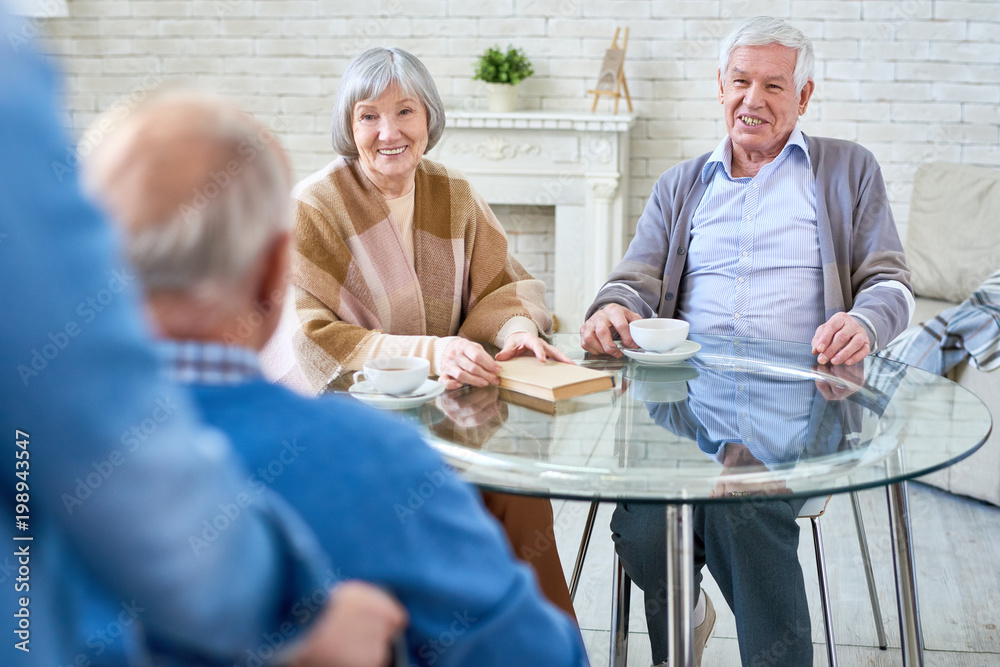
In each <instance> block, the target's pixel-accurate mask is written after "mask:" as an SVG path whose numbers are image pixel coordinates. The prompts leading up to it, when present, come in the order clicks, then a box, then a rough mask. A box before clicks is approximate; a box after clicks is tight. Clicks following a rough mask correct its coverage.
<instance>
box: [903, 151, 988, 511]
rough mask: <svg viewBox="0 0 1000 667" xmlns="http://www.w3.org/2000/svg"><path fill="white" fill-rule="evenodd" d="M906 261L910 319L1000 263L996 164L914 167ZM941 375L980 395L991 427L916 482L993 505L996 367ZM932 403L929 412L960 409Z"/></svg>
mask: <svg viewBox="0 0 1000 667" xmlns="http://www.w3.org/2000/svg"><path fill="white" fill-rule="evenodd" d="M906 260H907V263H908V264H909V267H910V270H911V272H912V281H913V291H914V293H915V295H916V297H917V298H916V302H917V303H916V311H915V313H914V316H913V320H912V321H911V324H917V323H920V322H924V321H926V320H928V319H930V318H932V317H934V316H935V315H936V314H937V313H939V312H941V311H942V310H945V309H947V308H950V307H952V306H954V305H956V304H957V303H958V302H960V301H962V300H963V299H965V298H966V297H968V296H969V295H970V294H971V293H972V292H973V290H975V288H976V287H978V286H979V284H980V283H981V282H982V281H983V279H985V278H986V277H987V276H988V275H990V274H991V273H993V272H994V271H996V270H997V269H998V268H1000V170H998V169H988V168H983V167H972V166H968V165H961V164H950V163H944V162H932V163H928V164H925V165H923V166H921V167H920V169H918V171H917V173H916V176H915V177H914V181H913V194H912V196H911V199H910V214H909V221H908V228H907V234H906ZM948 377H949V378H951V379H952V380H954V381H955V382H957V383H959V384H960V385H962V386H963V387H965V388H967V389H969V390H970V391H971V392H973V393H974V394H976V395H977V396H978V397H979V398H980V399H982V401H983V402H984V403H985V404H986V407H987V408H988V409H989V411H990V414H991V415H993V419H994V427H993V433H992V434H991V435H990V437H989V438H988V439H987V441H986V442H985V443H984V444H983V446H982V447H981V448H980V450H979V451H978V452H976V453H975V454H973V455H972V456H970V457H969V458H967V459H966V460H964V461H962V462H960V463H958V464H956V465H954V466H952V467H950V468H946V469H945V470H942V471H940V472H937V473H934V474H931V475H927V476H926V477H922V478H920V480H919V481H921V482H926V483H927V484H931V485H933V486H937V487H940V488H942V489H945V490H946V491H951V492H952V493H957V494H961V495H965V496H971V497H973V498H978V499H980V500H984V501H987V502H990V503H993V504H994V505H1000V424H997V423H996V421H997V420H998V419H1000V372H990V373H984V372H981V371H979V370H977V369H976V368H975V367H973V366H971V365H970V364H968V363H962V364H960V365H959V366H957V367H955V368H954V369H952V371H951V372H950V373H949V374H948ZM929 398H933V397H929ZM932 403H933V402H932V401H929V405H928V409H929V410H932V411H933V410H935V409H949V410H953V411H961V410H962V409H963V406H962V405H961V404H959V405H949V406H948V407H947V408H945V407H943V406H942V405H937V406H935V405H933V404H932ZM952 416H953V417H956V418H957V419H954V420H950V421H953V422H954V428H961V414H955V415H952ZM938 423H940V422H938Z"/></svg>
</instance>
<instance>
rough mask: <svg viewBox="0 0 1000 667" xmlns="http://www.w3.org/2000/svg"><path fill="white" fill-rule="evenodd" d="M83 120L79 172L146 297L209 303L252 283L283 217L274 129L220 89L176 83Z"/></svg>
mask: <svg viewBox="0 0 1000 667" xmlns="http://www.w3.org/2000/svg"><path fill="white" fill-rule="evenodd" d="M120 115H121V114H117V116H120ZM93 127H94V128H95V130H94V131H91V132H88V136H91V137H93V136H94V135H95V134H96V135H97V136H98V137H99V140H98V141H97V142H96V146H95V148H94V150H93V152H92V153H91V155H90V156H89V158H88V160H87V165H86V166H87V169H86V177H85V180H86V182H87V184H88V186H89V187H90V189H91V190H92V191H93V193H94V195H95V197H96V198H97V199H98V200H99V201H101V202H102V203H103V204H104V205H105V207H106V208H107V210H108V211H109V213H110V214H111V215H112V217H113V218H114V219H115V220H116V221H117V222H118V224H120V225H121V226H122V227H123V228H124V231H125V244H126V248H127V251H128V255H129V257H130V259H131V261H132V263H133V265H134V266H135V268H136V270H137V271H138V273H139V275H140V278H141V280H142V282H143V284H144V286H145V288H146V291H147V294H148V296H149V297H150V300H151V301H153V302H155V300H156V299H157V298H162V297H164V295H170V297H171V298H172V300H173V301H174V303H175V304H181V305H185V304H186V305H189V306H190V307H191V308H193V309H194V308H197V309H201V310H214V311H215V312H219V310H218V309H220V308H223V309H224V307H225V306H226V305H227V302H231V300H232V299H233V297H234V296H236V295H237V294H240V293H241V291H242V292H247V291H248V290H253V289H254V288H255V285H253V284H251V283H252V281H254V280H257V279H259V278H260V276H259V275H258V274H259V273H260V270H259V269H258V266H259V264H260V263H261V261H262V260H263V259H264V256H265V255H266V254H267V253H269V252H272V251H273V246H274V244H275V243H276V242H277V241H278V240H279V239H283V238H284V237H285V236H286V235H287V231H288V229H289V227H290V226H291V200H290V190H291V182H290V174H289V167H288V162H287V159H286V157H285V155H284V153H283V152H282V150H281V148H280V147H279V145H278V144H277V141H276V140H275V138H274V136H273V135H272V134H271V133H270V132H269V131H268V130H267V129H266V128H265V127H264V126H262V125H261V124H259V123H258V122H256V121H255V120H253V119H252V118H251V117H250V116H249V115H248V114H246V113H244V112H242V111H240V110H239V109H238V108H237V107H236V106H235V105H234V104H233V103H232V102H230V101H228V100H226V99H225V98H222V97H219V96H217V95H213V94H210V93H205V92H200V91H192V90H184V89H166V90H161V91H158V92H156V93H154V94H153V95H151V97H150V98H149V99H148V100H146V101H145V102H144V103H142V104H141V105H140V106H138V107H137V108H135V109H133V110H132V111H131V112H129V113H128V115H127V116H126V117H124V118H123V119H119V118H117V117H115V116H111V115H110V114H109V115H106V116H105V117H102V118H99V119H98V121H96V122H95V123H94V126H93ZM174 310H176V309H174ZM161 319H162V318H161ZM160 324H161V325H164V323H163V322H160ZM166 328H168V329H169V326H167V327H166Z"/></svg>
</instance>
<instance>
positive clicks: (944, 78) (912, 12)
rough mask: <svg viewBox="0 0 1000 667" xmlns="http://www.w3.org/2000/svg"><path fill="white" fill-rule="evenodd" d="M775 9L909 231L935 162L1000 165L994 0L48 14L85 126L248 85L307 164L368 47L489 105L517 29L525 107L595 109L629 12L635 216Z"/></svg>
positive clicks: (530, 239) (110, 5) (85, 1)
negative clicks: (726, 49)
mask: <svg viewBox="0 0 1000 667" xmlns="http://www.w3.org/2000/svg"><path fill="white" fill-rule="evenodd" d="M761 13H771V14H773V15H776V16H781V17H783V18H787V19H789V20H791V21H792V23H793V24H795V25H796V26H798V27H799V28H800V29H802V30H803V31H804V32H805V33H806V34H807V35H808V36H809V37H810V38H812V39H813V40H814V43H815V46H816V50H817V69H816V83H817V88H816V94H815V96H814V98H813V101H812V103H811V105H810V108H809V111H808V113H807V114H806V115H805V117H804V118H803V120H802V126H803V128H804V129H805V131H806V132H808V133H812V134H816V135H828V136H837V137H841V138H846V139H850V140H854V141H859V142H861V143H862V144H864V145H866V146H868V147H869V148H870V149H871V150H872V151H873V152H874V153H875V154H876V156H877V157H878V159H879V160H880V161H881V163H882V165H883V168H884V173H885V176H886V178H887V181H888V185H889V191H890V193H891V197H892V204H893V210H894V211H895V212H896V216H897V219H898V221H899V223H900V228H901V232H902V233H903V234H905V220H906V212H907V206H908V199H909V194H910V189H911V182H912V176H913V173H914V171H915V170H916V168H917V167H918V166H919V165H920V164H921V163H922V162H924V161H927V160H938V159H940V160H950V161H956V162H964V163H969V164H983V165H989V166H998V167H1000V148H998V141H1000V114H998V112H997V108H998V105H1000V2H995V1H994V0H979V1H975V0H955V1H944V0H755V1H754V2H749V0H736V1H728V0H727V1H713V0H690V1H672V0H654V1H648V2H647V1H645V0H405V1H404V0H368V1H366V2H347V1H345V0H70V1H69V17H68V18H52V19H49V20H47V21H45V22H44V26H45V29H46V31H47V32H48V33H49V34H50V35H51V46H52V49H53V50H54V51H55V52H57V53H59V54H62V55H64V56H65V58H64V60H63V63H64V67H65V69H66V70H67V72H68V75H69V76H68V91H67V100H68V104H69V106H70V111H71V114H70V115H71V119H72V124H73V127H74V129H75V130H76V131H77V132H79V131H81V130H82V129H83V128H84V127H86V125H87V124H88V123H89V122H90V121H91V120H92V119H93V117H94V115H95V114H96V113H97V112H98V111H99V110H100V109H103V108H106V107H107V106H109V105H110V104H112V103H113V102H114V100H115V99H116V97H117V96H119V95H122V94H135V93H136V92H139V93H141V92H142V90H144V87H145V86H147V85H148V84H149V83H150V82H152V81H159V80H165V79H169V78H172V77H182V78H186V79H189V80H192V81H196V82H200V83H202V84H203V85H205V86H208V87H210V88H212V89H214V90H218V91H220V92H224V93H227V94H230V95H233V96H234V97H236V98H237V100H238V101H239V102H240V103H241V104H242V105H244V106H245V107H246V108H247V109H249V110H251V111H253V112H254V113H256V114H258V115H259V116H260V117H261V119H262V120H263V121H264V122H266V123H268V124H270V125H271V126H272V127H273V128H275V129H276V130H278V132H279V134H281V135H282V137H283V139H284V141H285V145H286V146H287V147H288V148H289V150H290V153H291V155H292V158H293V160H294V164H295V168H296V172H297V174H298V176H304V175H306V174H308V173H310V172H311V171H313V170H315V169H317V168H319V167H320V166H322V165H323V164H325V163H326V162H327V161H329V160H330V158H331V153H330V150H329V143H328V139H327V134H328V133H327V128H328V124H329V112H330V108H331V105H332V100H333V95H334V92H335V91H336V86H337V82H338V80H339V77H340V75H341V73H342V72H343V71H344V68H345V67H346V65H347V63H348V62H349V61H350V59H351V57H353V56H354V55H356V54H357V53H359V52H360V51H362V50H363V49H365V48H367V47H370V46H375V45H396V46H400V47H402V48H405V49H408V50H410V51H413V52H414V53H415V54H416V55H418V56H419V57H420V58H422V59H423V60H424V62H425V63H426V64H427V65H428V67H429V69H430V70H431V72H432V74H434V77H435V79H436V81H437V83H438V86H439V88H440V90H441V94H442V96H443V97H444V99H445V103H446V105H447V106H449V107H456V108H477V107H483V106H485V101H484V99H483V98H484V93H483V91H482V87H481V86H480V85H478V84H477V83H474V82H472V81H471V80H470V79H469V77H470V75H471V73H472V68H473V61H474V58H475V56H476V55H477V54H478V53H479V52H481V51H482V50H483V49H485V48H486V47H488V46H492V45H494V44H500V45H501V46H506V44H508V43H512V44H514V45H516V46H520V47H522V48H524V50H525V51H526V52H527V54H528V55H529V56H530V57H531V59H532V61H533V64H534V67H535V72H536V76H534V77H532V78H531V79H528V80H527V81H526V82H525V84H524V85H523V87H522V102H521V104H522V108H528V109H570V110H577V111H580V110H587V109H589V107H590V99H589V98H588V97H587V96H586V94H585V91H586V89H587V88H588V87H589V86H591V85H593V83H594V79H595V77H596V73H597V69H598V67H599V65H600V61H601V58H602V57H603V53H604V49H605V48H606V47H607V46H608V43H609V41H610V38H611V33H612V32H613V29H614V27H615V26H629V27H630V28H631V37H630V41H629V48H628V58H627V61H626V73H627V75H628V79H629V88H630V89H631V92H632V97H633V102H634V104H635V107H636V111H637V113H639V114H640V115H641V117H642V120H640V121H639V122H638V123H637V125H636V129H635V131H634V134H633V139H632V147H631V148H632V156H633V157H632V163H631V167H632V175H633V178H632V184H631V186H632V187H631V192H632V201H631V202H630V207H631V211H632V214H633V224H634V217H637V216H638V214H639V213H640V212H641V211H642V207H643V205H644V203H645V198H646V196H647V194H648V192H649V189H650V187H651V186H652V183H653V182H654V181H655V179H656V177H657V176H658V175H659V174H660V173H661V172H662V171H663V170H664V169H666V168H668V167H670V166H671V165H673V164H676V163H677V162H678V161H680V160H683V159H686V158H690V157H694V156H696V155H698V154H700V153H702V152H705V151H708V150H711V149H712V148H713V147H714V145H715V144H716V142H717V141H718V139H719V138H720V137H721V134H722V132H723V131H724V125H723V123H722V121H721V113H720V108H719V106H718V104H717V102H716V92H715V69H716V61H717V51H718V43H719V40H720V38H721V37H723V36H725V35H726V34H727V33H728V32H729V30H730V29H731V28H732V27H733V26H734V25H735V24H736V23H737V22H738V20H739V19H740V18H742V17H744V16H747V15H753V14H761ZM151 73H152V74H151ZM603 104H604V106H605V108H607V109H610V107H609V103H608V102H604V103H603ZM532 224H535V223H534V222H533V223H532ZM533 243H538V244H544V243H549V245H551V234H547V233H545V232H538V233H534V232H533V233H526V234H521V235H520V236H519V237H518V239H517V242H516V244H515V245H516V247H517V249H518V252H519V253H527V255H530V256H527V255H526V264H531V265H532V266H535V265H536V264H538V263H539V262H541V264H540V265H541V266H545V267H546V269H545V271H551V264H550V261H551V259H550V258H549V257H547V256H546V255H545V253H546V252H549V253H550V252H551V248H549V249H548V250H546V249H545V248H543V247H542V245H539V246H538V247H537V248H535V247H533V246H532V244H533ZM539 257H542V260H539Z"/></svg>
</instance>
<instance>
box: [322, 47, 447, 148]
mask: <svg viewBox="0 0 1000 667" xmlns="http://www.w3.org/2000/svg"><path fill="white" fill-rule="evenodd" d="M393 84H395V85H397V86H399V88H400V89H401V90H402V91H403V92H405V93H406V94H407V95H412V96H413V97H416V98H417V99H418V100H420V101H421V102H422V103H423V105H424V108H426V109H427V148H426V149H425V151H429V150H431V149H432V148H434V146H435V145H437V142H438V140H439V139H440V138H441V134H442V133H443V132H444V123H445V116H444V103H443V102H442V101H441V95H440V94H439V93H438V89H437V86H436V85H435V84H434V78H433V77H432V76H431V73H430V72H429V71H428V70H427V67H426V66H425V65H424V64H423V63H422V62H420V59H419V58H417V57H416V56H415V55H413V54H412V53H409V52H408V51H404V50H403V49H398V48H395V47H388V48H387V47H381V46H377V47H374V48H371V49H368V50H367V51H365V52H363V53H362V54H361V55H359V56H358V57H356V58H355V59H354V60H352V61H351V64H350V65H348V66H347V70H346V71H345V72H344V76H343V78H342V79H341V80H340V85H339V86H337V98H336V101H335V102H334V104H333V123H332V130H331V133H330V134H331V139H332V143H333V150H335V151H336V152H337V153H338V154H339V155H342V156H344V157H346V158H356V157H358V147H357V145H356V144H355V143H354V130H353V123H352V115H353V113H354V105H355V104H357V103H358V102H361V101H362V100H369V99H373V98H376V97H378V96H379V95H381V94H382V93H384V92H385V91H386V89H387V88H389V86H391V85H393Z"/></svg>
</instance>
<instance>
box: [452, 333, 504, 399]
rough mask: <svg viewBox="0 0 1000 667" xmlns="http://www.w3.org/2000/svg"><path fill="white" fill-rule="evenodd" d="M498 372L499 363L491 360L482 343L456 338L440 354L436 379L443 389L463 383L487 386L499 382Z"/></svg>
mask: <svg viewBox="0 0 1000 667" xmlns="http://www.w3.org/2000/svg"><path fill="white" fill-rule="evenodd" d="M512 338H513V336H512ZM498 373H500V364H498V363H497V362H496V361H494V360H493V357H491V356H490V355H489V353H488V352H487V351H486V350H484V349H483V346H482V345H480V344H479V343H474V342H473V341H471V340H469V339H467V338H456V339H455V340H453V341H451V342H450V343H448V345H447V346H445V348H444V352H443V353H442V354H441V367H440V368H439V369H438V379H439V380H440V381H441V383H442V384H443V385H444V386H445V389H458V388H459V387H461V386H462V385H463V384H470V385H472V386H473V387H487V386H489V385H491V384H500V376H499V375H498Z"/></svg>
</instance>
